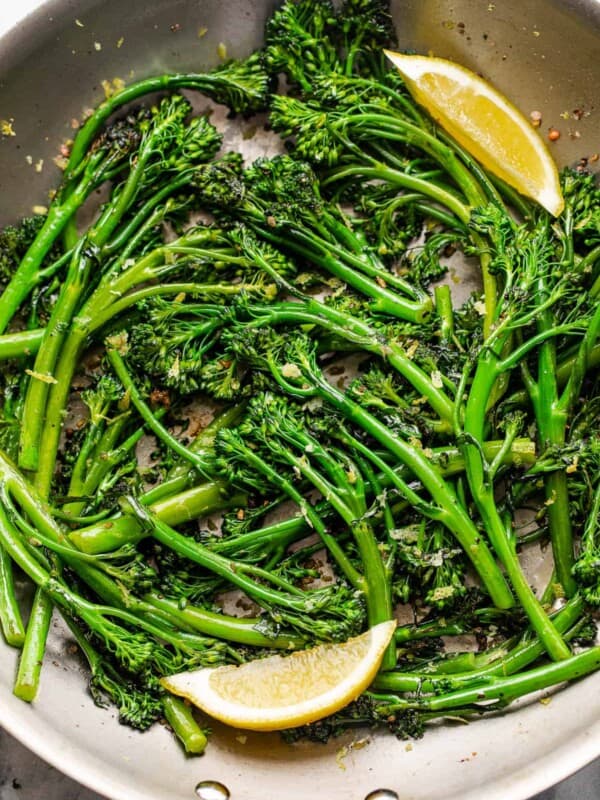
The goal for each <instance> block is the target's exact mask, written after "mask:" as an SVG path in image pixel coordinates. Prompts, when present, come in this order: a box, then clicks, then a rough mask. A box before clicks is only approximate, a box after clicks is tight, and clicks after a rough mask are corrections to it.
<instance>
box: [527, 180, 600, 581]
mask: <svg viewBox="0 0 600 800" xmlns="http://www.w3.org/2000/svg"><path fill="white" fill-rule="evenodd" d="M572 204H573V200H572V199H571V198H570V197H569V196H568V195H567V205H566V209H565V212H564V213H563V216H562V218H561V220H562V226H563V230H562V231H561V240H562V241H561V244H562V250H563V252H562V258H561V260H560V262H559V265H558V269H559V270H560V277H559V279H558V283H559V284H561V283H562V282H563V280H564V279H565V278H564V277H563V276H572V280H573V281H574V282H575V281H577V279H578V275H585V273H581V272H580V270H581V265H580V264H578V265H576V264H575V252H574V244H573V208H572ZM553 279H554V280H553ZM553 282H556V278H555V277H554V276H553V275H552V274H550V275H547V274H544V273H542V275H541V276H540V279H539V282H538V286H537V292H538V295H539V297H540V298H541V299H545V298H546V297H548V295H549V294H551V293H552V292H553V290H554V292H555V291H556V290H555V289H554V287H553V285H552V283H553ZM569 299H570V298H569V295H568V294H567V293H566V292H565V297H564V300H566V301H567V302H568V300H569ZM564 300H563V303H562V304H561V305H565V306H566V305H567V304H566V303H565V302H564ZM572 302H573V301H572ZM574 303H575V307H576V308H577V311H578V314H579V318H580V319H581V320H582V321H585V324H586V329H585V332H584V335H583V337H582V340H581V343H580V344H579V346H578V349H577V353H576V355H575V357H574V360H573V367H572V370H571V373H570V375H569V378H568V380H567V381H566V385H565V386H564V388H563V390H562V392H561V391H559V387H560V383H559V374H558V369H557V343H556V339H555V338H554V337H552V338H549V339H546V340H545V341H543V342H542V344H541V345H540V350H539V357H538V370H537V379H534V378H533V376H532V374H531V372H530V370H529V368H528V367H527V364H526V363H525V364H523V365H522V367H521V369H522V373H523V378H524V382H525V385H526V386H527V390H528V392H529V396H530V399H531V403H532V406H533V409H534V413H535V418H536V423H537V427H538V437H539V440H540V448H541V450H542V451H544V450H545V449H546V448H553V447H554V448H560V447H563V446H564V445H565V440H566V436H567V427H568V424H569V421H570V419H571V417H572V414H573V411H574V408H575V405H576V403H577V401H578V399H579V396H580V392H581V386H582V383H583V380H584V378H585V375H586V373H587V371H588V369H589V368H590V361H591V354H592V351H593V348H594V347H595V346H596V344H597V341H598V337H599V336H600V305H598V303H597V302H594V300H593V299H592V298H590V300H589V303H590V305H591V307H592V308H591V311H589V310H588V311H587V313H586V309H585V308H581V305H582V303H581V300H580V298H578V297H577V298H574ZM567 307H568V306H567ZM559 314H560V315H561V316H562V317H564V316H565V309H564V308H561V306H560V305H559V304H558V303H556V304H553V305H551V306H550V307H547V308H546V309H545V310H544V311H543V312H542V313H541V314H540V315H539V316H538V317H537V330H538V335H540V336H541V335H543V334H544V333H546V332H547V331H549V330H552V329H553V328H556V327H557V325H558V323H559V318H558V317H559ZM586 317H587V319H586ZM544 485H545V493H546V506H547V511H546V513H547V519H548V527H549V531H550V539H551V542H552V553H553V556H554V563H555V568H556V572H557V578H558V581H559V582H560V583H561V585H562V587H563V589H564V591H565V592H566V594H567V596H570V595H572V594H573V593H574V592H575V591H576V589H577V583H576V581H575V579H574V577H573V574H572V571H573V564H574V560H575V559H574V547H573V531H572V523H571V516H570V513H569V490H568V485H567V473H566V472H565V471H564V470H554V471H552V472H550V473H548V474H547V475H545V476H544Z"/></svg>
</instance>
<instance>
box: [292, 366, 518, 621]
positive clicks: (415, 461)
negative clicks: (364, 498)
mask: <svg viewBox="0 0 600 800" xmlns="http://www.w3.org/2000/svg"><path fill="white" fill-rule="evenodd" d="M303 366H306V365H303ZM310 380H311V382H312V383H313V385H315V386H316V387H317V389H318V392H319V394H320V395H321V397H323V399H324V400H327V401H329V402H331V404H332V405H333V406H334V407H335V408H337V409H339V410H340V411H341V412H342V413H343V414H344V416H346V417H347V418H348V419H350V420H352V421H353V422H355V423H357V424H358V425H360V427H361V428H362V429H363V430H365V431H366V432H368V433H369V434H370V435H371V436H373V437H374V438H375V439H377V441H378V442H380V443H381V444H382V445H383V446H384V447H385V448H387V449H388V450H389V451H390V453H392V454H393V455H394V456H396V458H398V459H399V460H400V461H401V462H402V463H403V464H404V465H405V466H406V467H408V469H410V471H411V472H412V473H413V474H414V476H415V477H416V478H417V479H418V480H419V481H420V482H421V483H422V484H423V486H424V487H425V488H426V489H427V491H428V492H429V493H430V495H431V496H432V498H433V500H434V501H435V503H436V504H437V506H438V513H437V514H436V518H437V519H439V521H440V522H443V524H444V525H445V526H446V527H447V528H448V529H449V530H450V532H451V533H453V534H454V536H455V537H456V539H457V540H458V541H459V542H460V544H461V546H462V547H463V549H464V550H465V553H466V555H467V556H468V557H469V558H470V559H471V561H472V563H473V566H474V567H475V569H476V570H477V572H478V574H479V576H480V578H481V580H482V582H483V584H484V585H485V587H486V589H487V591H488V592H489V593H490V596H491V598H492V600H493V602H494V604H495V605H496V606H498V608H510V607H511V606H512V604H513V602H514V601H513V597H512V594H511V592H510V589H509V588H508V586H507V584H506V581H505V580H504V576H503V575H502V573H501V572H500V570H499V569H498V567H497V565H496V563H495V561H494V558H493V557H492V554H491V553H490V551H489V549H488V547H487V545H486V544H485V542H483V541H482V538H481V535H480V533H479V531H478V530H477V528H476V527H475V525H474V524H473V522H472V521H471V519H470V517H469V515H468V514H467V512H466V511H465V510H464V509H463V508H462V506H461V505H460V503H459V502H458V499H457V498H456V495H455V494H454V492H453V491H452V489H451V488H450V486H449V485H448V484H447V483H446V482H445V481H444V479H443V478H442V476H441V474H440V472H439V470H438V469H437V468H436V467H435V466H434V464H432V463H431V461H430V460H429V459H427V457H426V456H425V455H424V454H423V452H422V451H420V450H418V449H417V448H416V447H413V446H412V445H411V444H409V443H408V442H405V441H403V440H402V439H401V438H400V437H398V436H396V435H394V434H393V433H392V432H391V431H390V430H389V428H387V427H386V426H385V425H384V424H383V423H381V422H380V421H379V420H378V419H377V418H376V417H374V416H373V415H372V414H371V413H369V412H368V411H366V410H365V409H363V408H361V407H360V406H359V405H358V404H357V403H355V402H354V401H353V400H351V399H350V398H349V397H347V396H346V395H345V394H344V393H343V392H340V391H339V390H338V389H336V388H335V387H333V386H331V384H329V382H328V381H327V380H326V379H325V377H324V376H323V375H322V374H317V373H316V371H314V370H310Z"/></svg>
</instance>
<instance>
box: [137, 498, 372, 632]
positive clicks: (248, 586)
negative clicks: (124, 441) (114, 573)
mask: <svg viewBox="0 0 600 800" xmlns="http://www.w3.org/2000/svg"><path fill="white" fill-rule="evenodd" d="M129 503H130V505H131V508H132V510H133V512H134V513H135V514H136V516H137V517H138V519H139V520H140V521H141V522H142V524H143V525H144V526H145V527H146V528H147V530H148V531H149V532H150V534H151V535H152V536H153V537H154V538H155V539H156V540H157V541H158V542H160V543H161V544H163V545H165V546H166V547H169V548H170V549H171V550H174V551H175V552H176V553H178V554H179V555H181V556H184V557H185V558H189V559H190V560H191V561H193V562H194V563H196V564H199V565H200V566H202V567H204V568H206V569H208V570H210V571H211V572H213V573H214V574H216V575H219V576H221V577H223V578H225V579H226V580H227V581H229V582H230V583H231V584H233V585H234V586H237V587H238V588H240V589H242V590H243V591H244V592H246V593H247V594H248V595H249V596H250V597H251V598H253V599H255V600H256V602H258V603H259V604H261V605H262V606H263V607H267V608H269V607H272V606H276V607H279V608H281V609H282V612H285V611H286V610H287V611H288V612H296V613H299V614H300V615H302V614H309V615H310V614H312V613H314V612H315V611H317V610H320V611H321V612H324V613H325V614H328V613H331V614H332V615H333V616H334V617H336V616H340V617H342V616H344V615H347V616H348V618H351V616H353V615H355V614H356V613H357V612H356V611H354V610H353V608H352V606H353V604H355V603H356V600H353V599H351V598H349V597H346V598H343V595H341V594H340V592H339V591H338V593H337V594H338V597H337V599H336V597H335V595H332V593H331V592H330V591H328V590H326V589H313V590H311V591H308V592H306V591H303V590H301V589H298V588H297V587H295V586H294V585H293V584H291V583H289V582H288V581H287V580H285V579H283V578H280V577H278V576H277V575H275V573H273V572H268V571H267V570H264V569H261V568H260V567H257V566H254V565H252V564H245V563H243V562H241V561H235V560H233V559H230V558H227V557H225V556H222V555H219V554H217V553H215V552H213V551H211V550H210V549H209V548H207V547H204V546H203V545H201V544H200V543H199V542H194V541H192V540H190V539H188V538H187V537H185V536H182V535H181V534H180V533H178V532H177V531H176V530H174V529H173V528H171V527H170V526H169V525H166V524H165V523H164V522H161V521H160V520H159V519H158V518H157V517H156V516H154V515H152V514H151V513H150V512H149V511H148V509H147V508H145V507H144V506H142V505H141V504H140V503H138V502H137V501H136V500H134V499H133V498H129ZM259 581H261V582H260V583H259ZM269 584H270V585H269ZM286 619H288V620H289V619H291V617H290V616H289V615H288V616H287V617H286ZM323 624H326V621H325V618H321V619H319V620H317V619H312V620H311V622H310V623H308V625H309V627H308V628H307V630H310V625H312V626H313V630H314V631H317V630H318V628H319V626H321V625H323Z"/></svg>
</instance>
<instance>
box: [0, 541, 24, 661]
mask: <svg viewBox="0 0 600 800" xmlns="http://www.w3.org/2000/svg"><path fill="white" fill-rule="evenodd" d="M0 628H2V633H3V634H4V639H5V640H6V643H7V644H9V645H11V647H22V646H23V643H24V642H25V628H24V627H23V620H22V618H21V611H20V610H19V604H18V603H17V597H16V594H15V585H14V579H13V570H12V561H11V559H10V557H9V555H8V554H7V552H6V551H5V550H4V548H3V547H2V546H0Z"/></svg>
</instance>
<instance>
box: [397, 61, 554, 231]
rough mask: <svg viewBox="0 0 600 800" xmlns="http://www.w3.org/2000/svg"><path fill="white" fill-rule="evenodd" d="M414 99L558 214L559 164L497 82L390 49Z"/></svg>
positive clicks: (476, 154) (451, 64)
mask: <svg viewBox="0 0 600 800" xmlns="http://www.w3.org/2000/svg"><path fill="white" fill-rule="evenodd" d="M385 54H386V55H387V57H388V58H389V59H390V61H391V62H392V63H393V64H394V66H396V67H397V68H398V70H399V72H400V74H401V75H402V77H403V79H404V82H405V83H406V86H407V88H408V90H409V92H410V93H411V94H412V96H413V97H414V99H415V100H416V101H417V103H419V104H420V105H422V106H423V107H424V108H425V109H427V111H428V112H429V113H430V114H431V116H432V117H433V118H434V119H435V120H436V122H438V123H439V124H440V125H441V127H442V128H444V129H445V130H446V131H447V132H448V133H449V134H450V135H451V136H453V137H454V139H456V141H457V142H458V143H459V144H460V145H462V146H463V147H464V148H465V149H466V150H467V151H468V152H469V153H470V154H471V155H472V156H473V157H474V158H475V159H476V160H477V161H479V162H480V164H482V165H483V166H484V167H485V168H486V169H488V170H489V171H490V172H492V173H493V174H494V175H497V176H498V177H499V178H502V180H503V181H505V182H506V183H507V184H509V185H510V186H512V187H513V188H514V189H517V191H519V192H520V193H521V194H524V195H526V196H527V197H530V198H532V199H533V200H536V201H537V202H538V203H539V204H540V205H541V206H543V208H545V209H546V210H547V211H549V212H550V213H551V214H554V215H555V216H557V215H558V214H560V212H561V211H562V210H563V207H564V200H563V197H562V192H561V189H560V183H559V178H558V171H557V169H556V164H555V163H554V160H553V158H552V156H551V155H550V152H549V151H548V149H547V147H546V145H545V143H544V141H543V140H542V139H541V137H540V136H539V134H538V133H536V131H535V130H534V129H533V127H532V125H531V123H530V122H529V121H528V120H527V119H526V118H525V117H524V116H523V114H521V112H520V111H519V110H518V109H516V108H515V107H514V106H513V105H512V104H511V103H509V102H508V100H507V99H506V98H505V97H503V96H502V95H501V94H500V93H499V92H498V91H497V90H496V89H494V87H493V86H491V85H490V84H489V83H487V82H486V81H484V80H483V79H482V78H480V77H479V76H478V75H476V74H475V73H474V72H471V71H470V70H468V69H465V68H464V67H461V66H459V65H458V64H455V63H454V62H452V61H446V60H445V59H443V58H432V57H428V56H412V55H411V56H409V55H403V54H402V53H395V52H393V51H390V50H386V51H385Z"/></svg>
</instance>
